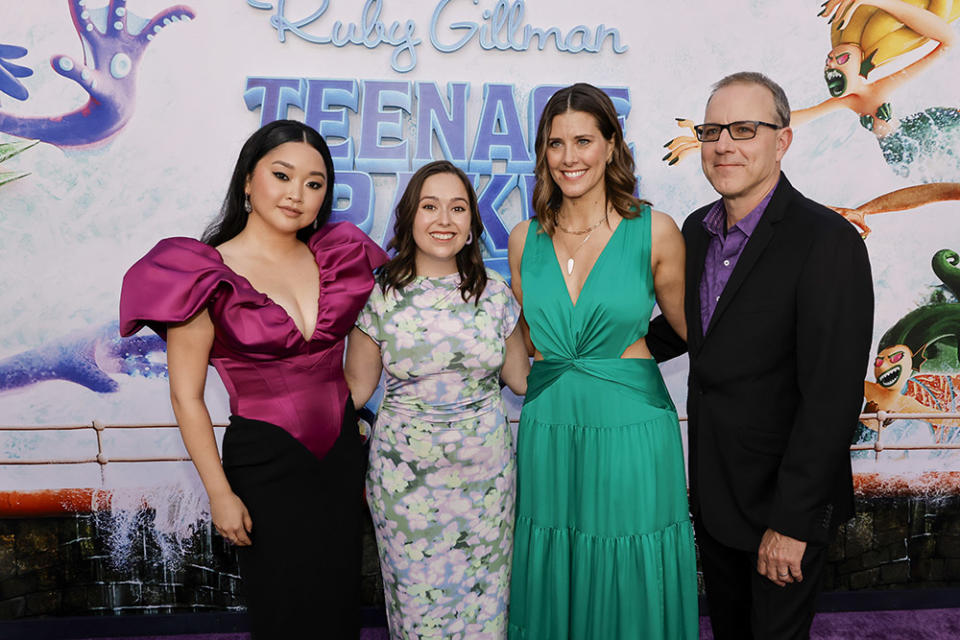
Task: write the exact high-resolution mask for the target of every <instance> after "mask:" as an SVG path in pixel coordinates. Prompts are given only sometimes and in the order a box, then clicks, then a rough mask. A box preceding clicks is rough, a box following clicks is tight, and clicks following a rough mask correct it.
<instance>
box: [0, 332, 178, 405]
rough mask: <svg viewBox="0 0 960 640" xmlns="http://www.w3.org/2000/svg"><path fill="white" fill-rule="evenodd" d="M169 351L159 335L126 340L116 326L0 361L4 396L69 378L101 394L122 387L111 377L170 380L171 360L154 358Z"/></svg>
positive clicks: (0, 385) (70, 337) (0, 375)
mask: <svg viewBox="0 0 960 640" xmlns="http://www.w3.org/2000/svg"><path fill="white" fill-rule="evenodd" d="M165 348H166V347H165V345H164V343H163V340H161V339H160V337H159V336H157V335H154V334H146V335H143V336H133V337H131V338H121V337H120V329H119V325H118V324H117V323H116V322H114V323H111V324H108V325H106V326H103V327H100V328H99V329H94V330H93V331H89V332H83V333H79V334H74V335H71V336H66V337H64V338H62V339H60V340H57V341H55V342H50V343H48V344H45V345H43V346H41V347H38V348H36V349H31V350H29V351H24V352H22V353H18V354H16V355H14V356H10V357H9V358H5V359H3V360H0V392H4V391H9V390H11V389H18V388H20V387H25V386H28V385H32V384H35V383H37V382H43V381H44V380H66V381H68V382H75V383H77V384H79V385H83V386H84V387H86V388H88V389H90V390H91V391H96V392H98V393H112V392H114V391H117V390H118V389H119V387H120V385H119V384H118V383H117V381H116V380H114V379H113V378H112V377H111V376H110V375H109V374H111V373H115V374H116V373H120V374H125V375H129V376H136V375H139V376H144V377H158V376H160V377H162V376H166V375H167V365H166V358H165V357H163V358H157V357H156V356H153V354H160V353H163V352H164V350H165Z"/></svg>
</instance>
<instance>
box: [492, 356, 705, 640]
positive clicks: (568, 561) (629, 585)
mask: <svg viewBox="0 0 960 640" xmlns="http://www.w3.org/2000/svg"><path fill="white" fill-rule="evenodd" d="M608 362H611V366H613V367H614V368H616V369H617V376H616V377H619V378H620V379H623V380H629V383H628V384H619V383H617V382H612V381H611V380H610V379H609V378H608V379H606V380H603V379H600V378H598V377H596V376H594V375H591V374H590V373H588V372H585V371H583V370H581V369H578V368H570V369H569V370H567V371H566V372H565V373H563V374H562V375H561V376H559V377H558V378H557V379H556V380H555V381H553V382H552V383H551V384H549V385H548V386H546V387H545V388H544V389H543V390H542V391H540V393H539V395H537V396H536V397H535V398H533V399H532V400H528V402H527V403H526V404H525V405H524V407H523V411H522V413H521V417H520V427H519V432H518V442H517V505H516V509H517V518H516V530H515V534H514V560H513V579H512V582H511V600H510V635H509V637H510V638H511V639H512V640H620V639H624V640H626V639H631V640H633V639H641V638H642V639H644V640H656V639H659V638H664V639H670V640H675V639H686V638H696V637H697V634H698V611H697V576H696V559H695V552H694V544H693V528H692V525H691V523H690V519H689V510H688V504H687V493H686V481H685V474H684V466H683V451H682V444H681V440H680V432H679V428H678V423H677V415H676V411H675V410H674V409H673V405H672V403H671V402H670V399H669V396H668V395H667V391H666V388H665V386H664V384H663V380H662V378H661V377H660V372H659V370H658V369H657V366H656V364H655V363H654V362H653V361H652V360H640V359H637V360H623V361H608ZM538 365H540V363H535V364H534V367H533V371H532V372H531V386H534V383H535V378H536V376H538V375H541V374H542V373H543V372H544V370H545V369H546V368H547V367H544V366H542V365H541V366H540V367H538Z"/></svg>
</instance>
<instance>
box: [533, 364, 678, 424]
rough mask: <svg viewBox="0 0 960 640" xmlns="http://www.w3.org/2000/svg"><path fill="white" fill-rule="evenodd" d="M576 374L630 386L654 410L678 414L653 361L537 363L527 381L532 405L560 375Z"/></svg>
mask: <svg viewBox="0 0 960 640" xmlns="http://www.w3.org/2000/svg"><path fill="white" fill-rule="evenodd" d="M572 371H577V372H580V373H584V374H586V375H589V376H592V377H594V378H598V379H600V380H606V381H608V382H611V383H614V384H617V385H621V386H624V387H628V388H630V389H632V390H634V391H636V392H638V393H641V394H643V395H644V396H645V397H646V398H647V400H648V402H649V403H650V404H651V405H652V406H655V407H661V408H663V409H669V410H670V411H676V409H675V408H674V406H673V402H671V400H670V394H669V393H668V392H667V388H666V385H665V384H664V383H663V376H661V375H660V368H659V366H658V365H657V363H656V361H655V360H654V359H653V358H590V357H587V358H569V359H568V358H546V359H544V360H534V362H533V366H532V367H531V369H530V376H529V377H528V378H527V396H526V398H525V402H530V401H532V400H534V399H535V398H536V397H537V396H539V395H540V394H541V393H542V392H543V391H544V390H545V389H547V388H548V387H550V386H551V385H552V384H553V383H554V382H556V381H557V380H558V379H560V377H561V376H563V375H564V374H566V373H568V372H572Z"/></svg>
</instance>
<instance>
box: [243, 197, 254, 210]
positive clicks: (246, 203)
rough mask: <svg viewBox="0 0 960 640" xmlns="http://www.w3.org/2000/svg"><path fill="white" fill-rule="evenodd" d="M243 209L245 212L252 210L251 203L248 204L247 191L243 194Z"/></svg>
mask: <svg viewBox="0 0 960 640" xmlns="http://www.w3.org/2000/svg"><path fill="white" fill-rule="evenodd" d="M243 210H244V211H246V212H247V213H250V212H251V211H253V205H252V204H250V194H249V193H246V194H244V196H243Z"/></svg>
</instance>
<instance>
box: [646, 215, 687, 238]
mask: <svg viewBox="0 0 960 640" xmlns="http://www.w3.org/2000/svg"><path fill="white" fill-rule="evenodd" d="M650 214H651V216H652V218H651V220H650V231H651V233H652V234H653V236H654V237H655V238H664V239H669V238H670V237H673V236H680V227H678V226H677V222H676V220H674V219H673V217H672V216H671V215H670V214H668V213H664V212H663V211H657V210H651V211H650Z"/></svg>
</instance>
